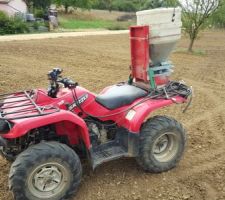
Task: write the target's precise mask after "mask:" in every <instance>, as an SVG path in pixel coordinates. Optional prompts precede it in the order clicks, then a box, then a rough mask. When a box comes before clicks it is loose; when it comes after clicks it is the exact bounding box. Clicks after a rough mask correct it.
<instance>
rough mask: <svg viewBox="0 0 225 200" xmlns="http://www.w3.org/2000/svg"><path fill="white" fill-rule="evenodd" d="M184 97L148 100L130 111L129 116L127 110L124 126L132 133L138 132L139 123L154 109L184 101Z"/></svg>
mask: <svg viewBox="0 0 225 200" xmlns="http://www.w3.org/2000/svg"><path fill="white" fill-rule="evenodd" d="M184 102H186V99H184V98H182V97H176V98H173V100H166V99H157V100H153V99H151V100H148V101H146V102H144V103H142V104H140V105H138V106H136V107H135V108H133V109H132V110H133V111H134V112H133V111H131V115H130V116H129V112H128V114H127V115H126V119H125V128H127V129H128V130H129V131H130V132H132V133H140V129H141V125H142V124H143V122H144V121H145V119H146V118H147V117H148V116H149V115H150V114H151V113H152V112H153V111H155V110H158V109H160V108H163V107H166V106H170V105H172V104H175V103H184Z"/></svg>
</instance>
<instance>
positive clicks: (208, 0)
mask: <svg viewBox="0 0 225 200" xmlns="http://www.w3.org/2000/svg"><path fill="white" fill-rule="evenodd" d="M220 3H221V0H182V1H181V3H180V6H181V7H182V9H183V14H182V21H183V27H184V30H185V32H186V33H187V34H188V35H189V38H190V44H189V47H188V51H189V52H192V51H193V45H194V42H195V40H196V38H197V36H198V34H199V32H200V30H202V29H204V25H205V23H206V22H207V19H208V18H209V17H210V16H211V15H212V14H214V13H215V12H216V10H217V9H218V7H219V6H220Z"/></svg>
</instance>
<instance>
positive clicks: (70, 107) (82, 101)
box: [68, 94, 88, 110]
mask: <svg viewBox="0 0 225 200" xmlns="http://www.w3.org/2000/svg"><path fill="white" fill-rule="evenodd" d="M87 99H88V94H84V95H83V96H81V97H79V98H78V104H79V105H81V104H83V103H84V102H85V101H86V100H87ZM76 107H77V104H76V102H74V103H72V104H71V105H70V106H69V107H68V109H69V110H73V109H74V108H76Z"/></svg>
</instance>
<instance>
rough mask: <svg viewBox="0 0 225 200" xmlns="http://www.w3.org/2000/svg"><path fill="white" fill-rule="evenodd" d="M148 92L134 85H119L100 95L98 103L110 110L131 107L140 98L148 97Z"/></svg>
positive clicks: (97, 99) (97, 98)
mask: <svg viewBox="0 0 225 200" xmlns="http://www.w3.org/2000/svg"><path fill="white" fill-rule="evenodd" d="M147 94H148V92H147V91H145V90H143V89H140V88H138V87H135V86H133V85H127V84H118V85H115V86H112V87H111V88H109V89H108V90H107V91H106V92H105V93H103V94H99V95H98V96H97V97H96V101H97V102H98V103H99V104H101V105H102V106H104V107H106V108H108V109H109V110H114V109H116V108H119V107H122V106H125V105H129V104H131V103H132V102H133V101H135V100H136V99H138V98H141V97H144V96H147Z"/></svg>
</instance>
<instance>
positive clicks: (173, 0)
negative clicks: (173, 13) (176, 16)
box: [142, 0, 179, 9]
mask: <svg viewBox="0 0 225 200" xmlns="http://www.w3.org/2000/svg"><path fill="white" fill-rule="evenodd" d="M178 5H179V1H178V0H148V1H145V3H144V6H143V7H142V9H153V8H161V7H175V6H178Z"/></svg>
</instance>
